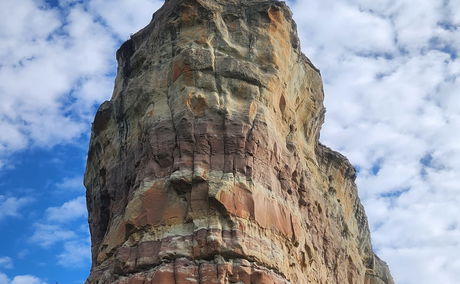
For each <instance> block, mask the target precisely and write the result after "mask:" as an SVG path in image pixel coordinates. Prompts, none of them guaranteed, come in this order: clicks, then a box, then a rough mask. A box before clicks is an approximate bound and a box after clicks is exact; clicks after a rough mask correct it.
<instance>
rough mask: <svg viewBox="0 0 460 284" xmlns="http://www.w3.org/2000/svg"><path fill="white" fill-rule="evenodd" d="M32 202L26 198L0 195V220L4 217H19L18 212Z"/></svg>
mask: <svg viewBox="0 0 460 284" xmlns="http://www.w3.org/2000/svg"><path fill="white" fill-rule="evenodd" d="M30 202H32V199H31V198H28V197H21V198H17V197H6V196H4V195H0V220H2V219H3V218H5V217H18V216H21V213H20V210H21V209H22V208H23V207H24V206H25V205H27V204H29V203H30Z"/></svg>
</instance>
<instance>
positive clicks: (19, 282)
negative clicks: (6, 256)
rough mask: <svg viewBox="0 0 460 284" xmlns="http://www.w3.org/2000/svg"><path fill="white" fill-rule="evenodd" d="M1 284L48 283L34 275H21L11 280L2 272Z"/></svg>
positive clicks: (0, 276) (0, 275)
mask: <svg viewBox="0 0 460 284" xmlns="http://www.w3.org/2000/svg"><path fill="white" fill-rule="evenodd" d="M0 284H46V282H43V281H42V280H40V278H38V277H35V276H32V275H19V276H15V277H14V278H13V279H11V280H10V279H9V278H8V276H7V275H5V274H3V273H1V272H0Z"/></svg>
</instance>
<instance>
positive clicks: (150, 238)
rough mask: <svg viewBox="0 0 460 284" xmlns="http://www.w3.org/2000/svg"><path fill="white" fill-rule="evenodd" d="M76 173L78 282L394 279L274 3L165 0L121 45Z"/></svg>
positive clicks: (314, 77) (306, 67) (288, 20)
mask: <svg viewBox="0 0 460 284" xmlns="http://www.w3.org/2000/svg"><path fill="white" fill-rule="evenodd" d="M117 60H118V74H117V78H116V82H115V90H114V93H113V96H112V99H111V100H110V101H107V102H105V103H103V104H102V105H101V107H100V108H99V110H98V112H97V114H96V118H95V120H94V123H93V128H92V135H91V142H90V147H89V153H88V162H87V168H86V174H85V186H86V188H87V203H88V210H89V224H90V231H91V241H92V256H93V259H92V261H93V264H92V269H91V274H90V276H89V278H88V280H87V283H116V284H122V283H123V284H138V283H139V284H140V283H145V284H147V283H162V284H168V283H171V284H173V283H181V284H185V283H202V284H211V283H222V284H223V283H244V284H249V283H262V284H265V283H267V284H268V283H297V284H304V283H323V284H326V283H328V284H330V283H338V284H344V283H345V284H353V283H357V284H361V283H366V284H393V280H392V278H391V275H390V273H389V270H388V267H387V266H386V264H385V263H384V262H383V261H381V260H380V259H379V258H378V257H377V256H375V254H374V253H373V251H372V245H371V240H370V233H369V228H368V223H367V218H366V215H365V213H364V209H363V207H362V205H361V203H360V201H359V198H358V194H357V189H356V185H355V182H354V180H355V170H354V168H353V167H352V166H351V164H350V163H349V162H348V160H347V159H346V158H345V157H344V156H342V155H340V154H339V153H336V152H334V151H332V150H330V149H329V148H327V147H325V146H323V145H321V144H320V143H319V133H320V128H321V125H322V123H323V120H324V113H325V111H324V107H323V96H324V94H323V88H322V82H321V76H320V73H319V71H318V69H316V68H315V67H314V66H313V64H312V63H311V62H310V61H309V60H308V58H307V57H305V56H304V55H303V54H302V53H301V50H300V44H299V39H298V36H297V31H296V26H295V23H294V21H293V20H292V15H291V11H290V10H289V8H288V7H287V6H286V4H284V3H283V2H280V1H276V0H168V1H166V2H165V4H164V6H163V7H162V8H161V9H160V10H158V11H157V12H156V13H155V14H154V17H153V20H152V21H151V22H150V24H149V25H148V26H146V27H145V28H144V29H142V30H141V31H139V32H137V33H136V34H134V35H133V36H132V37H131V39H130V40H128V41H127V42H125V43H124V44H123V45H122V46H121V48H120V49H119V50H118V52H117Z"/></svg>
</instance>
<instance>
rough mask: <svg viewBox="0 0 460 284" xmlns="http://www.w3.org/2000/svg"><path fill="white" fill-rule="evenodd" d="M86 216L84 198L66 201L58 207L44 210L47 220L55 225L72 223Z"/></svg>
mask: <svg viewBox="0 0 460 284" xmlns="http://www.w3.org/2000/svg"><path fill="white" fill-rule="evenodd" d="M86 214H87V211H86V198H85V197H84V196H80V197H77V198H75V199H73V200H70V201H67V202H65V203H64V204H62V205H61V206H59V207H50V208H48V209H46V218H47V220H48V221H50V222H57V223H65V222H69V221H73V220H75V219H78V218H81V217H85V216H86Z"/></svg>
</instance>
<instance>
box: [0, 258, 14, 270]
mask: <svg viewBox="0 0 460 284" xmlns="http://www.w3.org/2000/svg"><path fill="white" fill-rule="evenodd" d="M2 267H3V268H6V269H10V268H13V260H12V259H11V257H8V256H3V257H0V268H2Z"/></svg>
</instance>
